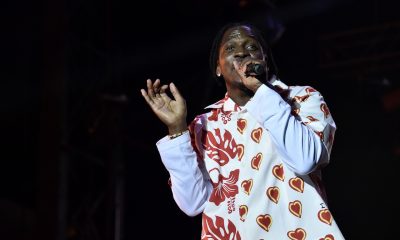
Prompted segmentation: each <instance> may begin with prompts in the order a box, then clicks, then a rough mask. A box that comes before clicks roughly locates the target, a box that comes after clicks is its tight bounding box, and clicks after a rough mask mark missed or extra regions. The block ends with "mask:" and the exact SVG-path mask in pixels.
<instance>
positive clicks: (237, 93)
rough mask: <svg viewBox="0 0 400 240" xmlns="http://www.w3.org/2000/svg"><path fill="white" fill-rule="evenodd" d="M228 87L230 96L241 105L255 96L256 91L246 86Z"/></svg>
mask: <svg viewBox="0 0 400 240" xmlns="http://www.w3.org/2000/svg"><path fill="white" fill-rule="evenodd" d="M243 88H244V89H241V88H234V89H232V88H228V95H229V97H230V98H231V99H232V100H233V101H234V102H235V103H236V104H237V105H239V106H244V105H246V103H247V102H248V101H249V100H250V98H252V97H253V95H254V93H253V92H252V91H250V90H249V89H247V88H245V87H244V86H243Z"/></svg>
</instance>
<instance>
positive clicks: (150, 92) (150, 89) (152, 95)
mask: <svg viewBox="0 0 400 240" xmlns="http://www.w3.org/2000/svg"><path fill="white" fill-rule="evenodd" d="M156 81H157V80H156ZM146 83H147V94H148V96H149V97H150V98H155V97H156V95H155V93H154V88H153V83H152V82H151V80H150V79H147V82H146Z"/></svg>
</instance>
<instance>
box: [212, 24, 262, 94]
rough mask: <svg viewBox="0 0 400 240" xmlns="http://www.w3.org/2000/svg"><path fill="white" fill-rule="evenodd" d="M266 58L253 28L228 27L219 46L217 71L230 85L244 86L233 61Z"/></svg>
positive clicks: (240, 61) (239, 61)
mask: <svg viewBox="0 0 400 240" xmlns="http://www.w3.org/2000/svg"><path fill="white" fill-rule="evenodd" d="M249 60H262V61H264V60H265V57H264V53H263V50H262V46H261V44H260V43H259V42H258V41H257V40H256V39H255V36H254V34H253V32H252V31H251V29H250V28H249V27H247V26H239V27H233V28H230V29H228V30H227V31H226V32H225V34H224V36H223V38H222V41H221V45H220V47H219V56H218V64H217V69H216V72H217V74H221V75H222V76H223V77H224V79H225V82H226V84H227V86H228V87H241V88H242V87H243V83H242V81H241V80H240V78H239V75H238V73H237V72H236V70H235V67H234V65H233V62H234V61H236V62H237V63H239V64H240V63H242V62H243V61H249Z"/></svg>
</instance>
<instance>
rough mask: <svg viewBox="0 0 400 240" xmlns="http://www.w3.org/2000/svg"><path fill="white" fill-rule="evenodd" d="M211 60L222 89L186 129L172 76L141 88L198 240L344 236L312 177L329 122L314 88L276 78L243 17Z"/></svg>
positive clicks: (225, 32)
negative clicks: (195, 219)
mask: <svg viewBox="0 0 400 240" xmlns="http://www.w3.org/2000/svg"><path fill="white" fill-rule="evenodd" d="M210 60H211V61H210V63H211V64H210V65H211V70H212V72H213V73H214V74H215V76H216V77H217V79H219V80H222V81H223V82H224V83H225V86H226V90H227V92H226V95H225V97H224V98H223V99H222V100H220V101H218V102H217V103H214V104H212V105H210V106H208V107H207V109H210V110H209V112H207V113H204V114H201V115H198V116H197V117H196V118H195V119H194V120H193V121H192V123H191V124H190V125H189V127H188V126H187V123H186V112H187V111H186V103H185V100H184V98H183V97H182V95H181V94H180V92H179V91H178V89H177V87H176V86H175V85H174V84H173V83H171V84H169V85H161V83H160V80H159V79H157V80H156V81H155V82H154V83H153V82H152V81H151V80H150V79H149V80H147V91H146V90H144V89H141V93H142V95H143V97H144V98H145V100H146V102H147V103H148V104H149V106H150V107H151V109H152V110H153V112H154V113H155V114H156V116H157V117H158V118H159V119H160V120H161V121H162V122H163V123H164V124H165V125H166V126H167V128H168V131H169V136H166V137H164V138H163V139H161V140H160V141H159V142H158V143H157V147H158V150H159V152H160V155H161V159H162V161H163V163H164V165H165V167H166V169H167V170H168V171H169V173H170V180H171V189H172V192H173V196H174V199H175V201H176V203H177V205H178V206H179V207H180V209H181V210H182V211H184V212H185V213H186V214H188V215H189V216H195V215H197V214H200V213H202V214H203V215H202V234H201V238H202V239H246V240H247V239H249V240H253V239H279V240H280V239H324V240H333V239H344V237H343V236H342V234H341V232H340V230H339V228H338V226H337V225H336V222H335V221H334V219H333V217H332V214H331V212H330V211H329V209H328V207H327V204H326V200H325V195H324V190H323V186H322V184H321V179H320V168H321V167H323V166H325V165H326V164H328V162H329V155H330V151H331V147H332V144H333V137H334V132H335V129H336V126H335V123H334V121H333V119H332V116H331V114H330V112H329V109H328V107H327V105H326V103H325V102H324V100H323V98H322V96H321V94H320V93H319V92H317V91H316V90H315V89H314V88H312V87H299V86H297V87H288V86H286V85H285V84H284V83H283V82H281V81H280V80H278V79H277V77H276V68H275V65H274V63H273V59H272V54H271V52H270V51H269V49H268V47H267V45H266V44H265V42H264V40H263V38H262V35H261V34H260V32H259V31H258V30H257V29H256V28H255V27H254V26H252V25H250V24H246V23H233V24H228V25H226V26H224V27H223V28H222V29H221V30H220V32H219V33H218V34H217V36H216V38H215V41H214V43H213V48H212V51H211V58H210ZM168 88H169V89H170V91H171V93H172V95H173V98H171V97H169V96H168V95H167V92H166V91H167V89H168Z"/></svg>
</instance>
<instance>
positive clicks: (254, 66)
mask: <svg viewBox="0 0 400 240" xmlns="http://www.w3.org/2000/svg"><path fill="white" fill-rule="evenodd" d="M264 72H265V67H264V65H263V64H260V63H250V64H249V65H247V68H246V74H247V75H261V74H263V73H264Z"/></svg>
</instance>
